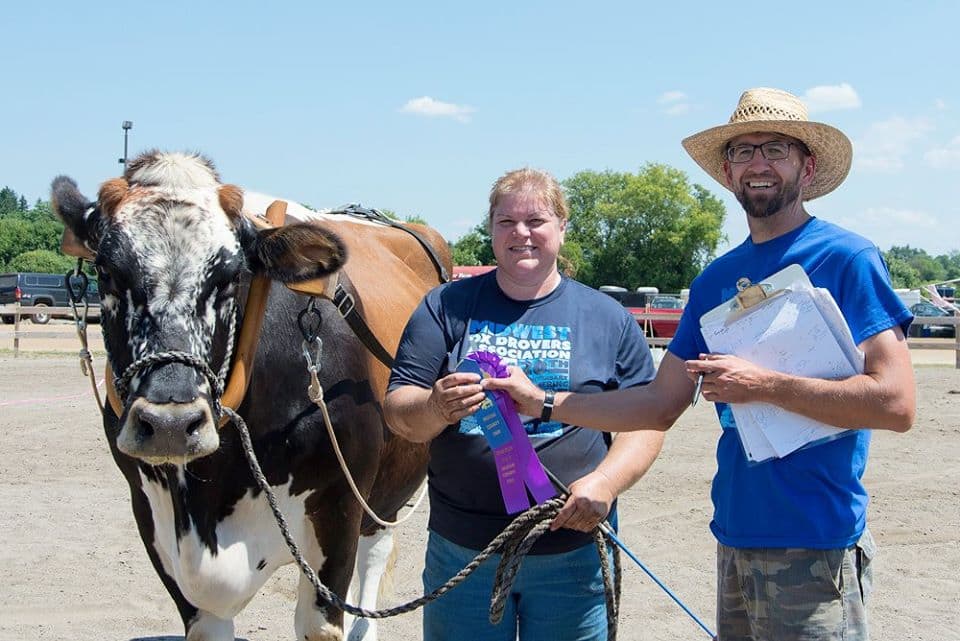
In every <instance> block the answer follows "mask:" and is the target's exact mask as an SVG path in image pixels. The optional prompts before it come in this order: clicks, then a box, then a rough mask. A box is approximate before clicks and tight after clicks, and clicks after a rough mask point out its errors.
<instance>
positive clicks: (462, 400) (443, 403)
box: [427, 372, 484, 425]
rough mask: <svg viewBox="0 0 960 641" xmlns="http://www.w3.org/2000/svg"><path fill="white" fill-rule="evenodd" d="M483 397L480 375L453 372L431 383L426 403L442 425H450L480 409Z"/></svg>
mask: <svg viewBox="0 0 960 641" xmlns="http://www.w3.org/2000/svg"><path fill="white" fill-rule="evenodd" d="M483 399H484V394H483V388H482V387H480V376H478V375H477V374H471V373H469V372H454V373H453V374H449V375H447V376H444V377H443V378H441V379H440V380H439V381H437V382H436V383H434V384H433V388H431V390H430V398H429V399H428V400H427V403H428V405H429V406H430V410H431V411H432V412H433V413H434V414H435V415H436V416H437V417H438V418H439V419H440V420H442V421H443V424H444V425H452V424H454V423H456V422H457V421H459V420H460V419H462V418H463V417H465V416H469V415H471V414H473V413H474V412H476V411H477V410H478V409H480V403H482V402H483Z"/></svg>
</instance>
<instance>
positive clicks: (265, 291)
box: [104, 200, 287, 427]
mask: <svg viewBox="0 0 960 641" xmlns="http://www.w3.org/2000/svg"><path fill="white" fill-rule="evenodd" d="M265 217H266V220H267V223H269V224H270V226H272V227H279V226H281V225H283V221H284V220H285V219H286V217H287V203H286V202H284V201H282V200H275V201H273V203H271V204H270V206H269V207H268V208H267V212H266V216H265ZM261 224H262V223H261ZM271 282H272V281H271V280H270V278H269V277H267V276H265V275H263V274H258V275H257V276H254V277H253V280H252V281H251V283H250V291H249V293H248V294H247V304H246V306H245V307H244V312H243V326H242V327H241V328H240V338H239V340H238V342H237V348H236V353H235V354H234V359H233V368H231V370H230V376H229V377H228V381H227V383H226V386H225V389H224V392H223V396H222V397H221V399H220V403H221V405H223V406H224V407H229V408H230V409H232V410H236V409H237V407H238V406H239V405H240V403H242V402H243V397H244V395H246V393H247V386H248V385H249V384H250V375H251V374H252V373H253V357H254V356H255V355H256V353H257V345H258V344H259V342H260V330H261V328H262V327H263V316H264V312H265V310H266V308H267V298H268V297H269V295H270V284H271ZM104 380H105V382H106V386H107V398H108V399H109V401H110V406H111V407H112V408H113V411H114V413H115V414H116V415H117V416H118V417H119V416H120V415H121V414H122V413H123V403H122V402H121V401H120V397H119V396H118V395H117V390H116V388H115V387H114V384H113V370H112V369H111V368H110V364H109V363H107V366H106V375H105V378H104ZM226 421H227V417H226V416H223V417H221V418H220V427H223V425H224V424H225V423H226Z"/></svg>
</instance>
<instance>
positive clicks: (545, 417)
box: [540, 389, 557, 423]
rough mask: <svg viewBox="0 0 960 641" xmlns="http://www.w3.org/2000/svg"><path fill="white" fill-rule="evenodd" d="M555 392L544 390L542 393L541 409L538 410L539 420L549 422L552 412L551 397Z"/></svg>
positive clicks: (554, 395) (552, 397)
mask: <svg viewBox="0 0 960 641" xmlns="http://www.w3.org/2000/svg"><path fill="white" fill-rule="evenodd" d="M556 395H557V393H556V392H554V391H553V390H549V389H548V390H545V392H544V395H543V409H542V410H540V422H541V423H549V422H550V415H551V414H552V413H553V399H554V397H556Z"/></svg>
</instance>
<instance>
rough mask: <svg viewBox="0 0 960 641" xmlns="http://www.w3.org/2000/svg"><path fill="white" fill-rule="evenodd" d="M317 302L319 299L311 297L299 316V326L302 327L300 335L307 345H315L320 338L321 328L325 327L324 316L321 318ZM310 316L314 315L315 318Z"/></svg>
mask: <svg viewBox="0 0 960 641" xmlns="http://www.w3.org/2000/svg"><path fill="white" fill-rule="evenodd" d="M316 302H317V299H316V298H315V297H314V296H311V297H310V300H309V301H308V302H307V306H306V307H304V308H303V310H302V311H301V312H300V313H299V314H297V325H299V326H300V333H301V334H302V335H303V340H304V341H305V342H307V343H313V342H314V341H315V340H316V339H317V337H319V336H320V327H321V326H322V325H323V316H321V314H320V310H319V309H318V308H317V304H316ZM308 315H312V316H313V318H309V317H308Z"/></svg>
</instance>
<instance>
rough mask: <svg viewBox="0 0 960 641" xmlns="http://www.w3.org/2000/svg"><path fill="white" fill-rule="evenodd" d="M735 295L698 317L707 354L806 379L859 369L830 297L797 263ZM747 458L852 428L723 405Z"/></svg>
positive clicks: (744, 284) (770, 409)
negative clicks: (731, 419) (729, 355)
mask: <svg viewBox="0 0 960 641" xmlns="http://www.w3.org/2000/svg"><path fill="white" fill-rule="evenodd" d="M737 289H738V293H737V294H736V295H735V296H734V297H733V298H731V299H730V300H727V301H724V302H723V303H721V304H720V305H718V306H717V307H715V308H713V309H712V310H710V311H709V312H707V313H706V314H704V315H703V316H701V318H700V331H701V334H703V338H704V340H705V342H706V343H707V346H708V348H709V349H710V351H712V352H718V353H727V354H734V355H736V356H740V357H741V358H745V359H746V360H748V361H751V362H754V363H757V364H758V365H761V366H763V367H767V368H769V369H774V370H777V371H781V372H786V373H789V374H795V375H799V376H809V377H813V378H845V377H848V376H853V375H855V374H857V373H862V372H863V354H862V352H860V351H859V350H858V349H857V347H856V345H855V344H854V342H853V336H852V334H851V333H850V329H849V327H848V326H847V324H846V321H845V320H844V319H843V315H842V314H841V312H840V309H839V307H838V306H837V304H836V301H834V300H833V297H832V296H831V295H830V293H829V292H828V291H827V290H825V289H822V288H815V287H814V286H813V285H812V283H811V282H810V278H809V277H808V276H807V274H806V272H805V271H804V270H803V268H802V267H800V266H799V265H790V266H788V267H786V268H785V269H782V270H780V271H779V272H777V273H775V274H772V275H771V276H768V277H767V278H765V279H763V281H761V282H759V283H751V282H750V281H749V280H748V279H746V278H741V279H740V280H739V281H738V282H737ZM729 407H730V409H731V411H732V412H733V416H734V419H735V421H736V425H737V432H738V434H739V436H740V441H741V445H742V446H743V450H744V454H745V455H746V457H747V460H748V461H749V462H751V463H762V462H764V461H767V460H770V459H774V458H782V457H784V456H787V455H789V454H791V453H792V452H794V451H797V450H799V449H804V448H807V447H813V446H816V445H819V444H821V443H825V442H827V441H830V440H833V439H834V438H838V437H840V436H844V435H846V434H850V433H853V432H852V430H846V429H840V428H836V427H833V426H829V425H826V424H824V423H820V422H819V421H815V420H814V419H811V418H808V417H805V416H801V415H799V414H795V413H793V412H789V411H787V410H784V409H783V408H780V407H778V406H774V405H770V404H767V403H743V404H730V406H729Z"/></svg>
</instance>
